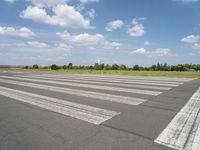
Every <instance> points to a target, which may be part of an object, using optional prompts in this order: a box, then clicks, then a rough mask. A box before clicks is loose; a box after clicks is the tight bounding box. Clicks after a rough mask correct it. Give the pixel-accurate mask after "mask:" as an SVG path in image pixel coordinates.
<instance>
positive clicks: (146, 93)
mask: <svg viewBox="0 0 200 150" xmlns="http://www.w3.org/2000/svg"><path fill="white" fill-rule="evenodd" d="M1 78H6V79H17V80H24V81H31V82H43V83H51V84H60V85H68V86H75V87H84V88H91V89H100V90H109V91H117V92H127V93H136V94H144V95H155V96H157V95H159V94H161V93H162V92H158V91H150V90H139V89H128V88H119V87H110V86H103V85H89V84H80V83H69V82H57V81H47V80H39V79H30V78H29V79H27V78H26V79H25V78H19V77H11V76H1Z"/></svg>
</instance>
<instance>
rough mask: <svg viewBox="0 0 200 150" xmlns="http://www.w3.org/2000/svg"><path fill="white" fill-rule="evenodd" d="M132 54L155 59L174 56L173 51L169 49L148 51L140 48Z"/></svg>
mask: <svg viewBox="0 0 200 150" xmlns="http://www.w3.org/2000/svg"><path fill="white" fill-rule="evenodd" d="M131 54H141V55H147V56H153V57H164V56H172V55H173V54H172V53H171V50H170V49H168V48H158V49H156V50H154V51H147V50H146V49H144V48H138V49H136V50H134V51H132V52H131Z"/></svg>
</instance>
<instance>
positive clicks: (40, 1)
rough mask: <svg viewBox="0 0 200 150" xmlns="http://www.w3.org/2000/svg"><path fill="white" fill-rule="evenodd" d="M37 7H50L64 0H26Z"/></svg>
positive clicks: (64, 0)
mask: <svg viewBox="0 0 200 150" xmlns="http://www.w3.org/2000/svg"><path fill="white" fill-rule="evenodd" d="M26 1H29V2H31V3H32V4H33V5H35V6H37V7H52V6H56V5H59V4H65V2H66V0H26Z"/></svg>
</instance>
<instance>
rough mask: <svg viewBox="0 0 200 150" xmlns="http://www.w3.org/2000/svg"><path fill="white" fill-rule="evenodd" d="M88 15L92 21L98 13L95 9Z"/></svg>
mask: <svg viewBox="0 0 200 150" xmlns="http://www.w3.org/2000/svg"><path fill="white" fill-rule="evenodd" d="M86 13H87V15H88V16H89V17H90V18H91V19H94V17H95V15H96V12H95V10H94V9H90V10H88V11H87V12H86Z"/></svg>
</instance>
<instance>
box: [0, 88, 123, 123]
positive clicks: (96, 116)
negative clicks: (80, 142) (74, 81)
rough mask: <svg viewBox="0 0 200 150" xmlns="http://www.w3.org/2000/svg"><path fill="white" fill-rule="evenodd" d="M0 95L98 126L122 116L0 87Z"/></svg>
mask: <svg viewBox="0 0 200 150" xmlns="http://www.w3.org/2000/svg"><path fill="white" fill-rule="evenodd" d="M0 95H3V96H6V97H9V98H11V99H15V100H18V101H21V102H25V103H28V104H31V105H35V106H38V107H41V108H44V109H48V110H51V111H53V112H57V113H60V114H63V115H66V116H70V117H73V118H76V119H80V120H83V121H87V122H90V123H93V124H96V125H99V124H101V123H102V122H104V121H106V120H109V119H111V118H112V117H114V116H116V115H118V114H120V113H119V112H115V111H111V110H106V109H101V108H97V107H92V106H88V105H83V104H79V103H74V102H69V101H66V100H61V99H57V98H51V97H47V96H42V95H37V94H33V93H29V92H24V91H19V90H15V89H10V88H5V87H1V86H0Z"/></svg>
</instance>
